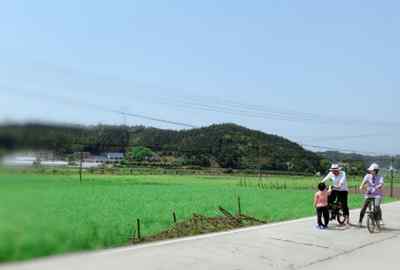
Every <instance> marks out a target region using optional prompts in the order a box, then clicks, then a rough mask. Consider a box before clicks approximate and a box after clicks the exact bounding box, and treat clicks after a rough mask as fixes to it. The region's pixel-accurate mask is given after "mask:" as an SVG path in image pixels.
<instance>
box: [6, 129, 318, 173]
mask: <svg viewBox="0 0 400 270" xmlns="http://www.w3.org/2000/svg"><path fill="white" fill-rule="evenodd" d="M132 146H145V147H148V148H150V149H151V150H153V151H154V152H156V153H157V154H158V155H159V156H161V157H162V156H169V157H172V158H173V159H175V161H180V162H182V163H184V164H186V165H197V166H219V167H222V168H242V169H254V168H261V169H268V170H284V171H301V172H315V171H319V170H320V164H321V158H320V157H319V156H318V155H317V154H315V153H313V152H311V151H307V150H305V149H303V148H302V147H301V146H300V145H298V144H296V143H294V142H291V141H289V140H287V139H285V138H283V137H280V136H276V135H270V134H266V133H263V132H261V131H256V130H251V129H248V128H245V127H242V126H238V125H235V124H220V125H211V126H209V127H204V128H197V129H190V130H180V131H177V130H164V129H157V128H147V127H143V126H134V127H128V126H112V125H96V126H78V125H56V124H42V123H26V124H7V125H2V126H0V148H2V149H6V150H17V149H30V150H35V149H40V150H52V151H54V152H55V153H56V154H58V155H59V156H65V155H68V154H71V153H73V152H78V151H85V152H91V153H93V154H100V153H103V152H111V151H121V152H125V151H127V150H128V149H130V148H131V147H132Z"/></svg>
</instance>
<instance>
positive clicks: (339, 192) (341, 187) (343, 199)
mask: <svg viewBox="0 0 400 270" xmlns="http://www.w3.org/2000/svg"><path fill="white" fill-rule="evenodd" d="M328 180H332V184H333V186H332V192H331V194H330V196H329V198H328V202H329V205H331V204H332V203H334V202H335V201H336V199H337V200H338V201H339V202H340V203H341V205H342V208H343V214H344V216H345V218H346V223H347V224H350V221H349V220H350V218H349V216H350V212H349V206H348V196H349V188H348V186H347V177H346V173H345V172H344V171H343V170H342V168H340V166H339V164H332V166H331V168H330V170H329V174H328V175H327V176H326V177H325V178H324V179H323V180H322V181H321V182H322V183H325V182H326V181H328ZM332 218H334V217H332Z"/></svg>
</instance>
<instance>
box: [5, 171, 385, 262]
mask: <svg viewBox="0 0 400 270" xmlns="http://www.w3.org/2000/svg"><path fill="white" fill-rule="evenodd" d="M317 182H318V178H315V177H295V176H270V177H266V178H263V180H261V181H260V180H259V179H258V178H257V177H230V176H187V175H186V176H172V175H161V176H157V175H143V176H110V175H89V174H88V175H84V181H83V182H82V183H80V182H79V177H78V176H76V175H40V174H14V175H7V174H4V173H3V174H0V262H5V261H16V260H25V259H31V258H35V257H41V256H48V255H54V254H61V253H65V252H72V251H81V250H93V249H100V248H106V247H115V246H121V245H126V244H128V242H129V238H130V237H131V236H132V234H133V233H134V231H135V224H136V219H137V218H140V220H141V223H142V234H143V235H151V234H155V233H158V232H160V231H162V230H164V229H166V228H169V227H170V226H172V224H173V219H172V212H173V211H175V212H176V215H177V218H178V221H180V220H186V219H189V218H190V217H191V216H192V214H193V213H198V214H202V215H206V216H216V215H220V213H219V212H217V208H218V206H222V207H224V208H225V209H227V210H229V211H231V212H232V213H235V212H236V211H237V196H240V198H241V203H242V207H241V208H242V212H243V213H245V214H248V215H251V216H254V217H256V218H259V219H263V220H267V221H268V222H276V221H282V220H289V219H296V218H301V217H305V216H311V215H313V214H314V209H313V207H312V199H313V192H314V191H313V190H312V187H313V186H315V185H316V183H317ZM261 184H263V186H261ZM389 200H390V199H388V200H387V201H389ZM361 202H362V197H361V196H360V195H356V194H353V195H351V196H350V206H351V207H352V208H354V207H359V206H360V205H361Z"/></svg>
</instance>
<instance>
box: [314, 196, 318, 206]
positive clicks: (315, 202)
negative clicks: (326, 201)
mask: <svg viewBox="0 0 400 270" xmlns="http://www.w3.org/2000/svg"><path fill="white" fill-rule="evenodd" d="M317 200H318V193H315V195H314V207H317Z"/></svg>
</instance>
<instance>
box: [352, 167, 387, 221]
mask: <svg viewBox="0 0 400 270" xmlns="http://www.w3.org/2000/svg"><path fill="white" fill-rule="evenodd" d="M383 185H384V181H383V176H381V175H379V165H378V164H376V163H372V164H371V166H369V168H368V174H367V175H366V176H365V177H364V179H363V181H362V183H361V185H360V190H364V191H365V200H364V205H363V207H362V209H361V212H360V219H359V221H358V224H359V225H360V227H361V226H362V221H363V218H364V216H365V212H366V211H367V208H368V205H369V204H370V203H371V202H372V201H374V202H375V211H376V218H377V220H378V222H379V223H380V224H381V225H382V210H381V202H382V199H383Z"/></svg>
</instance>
